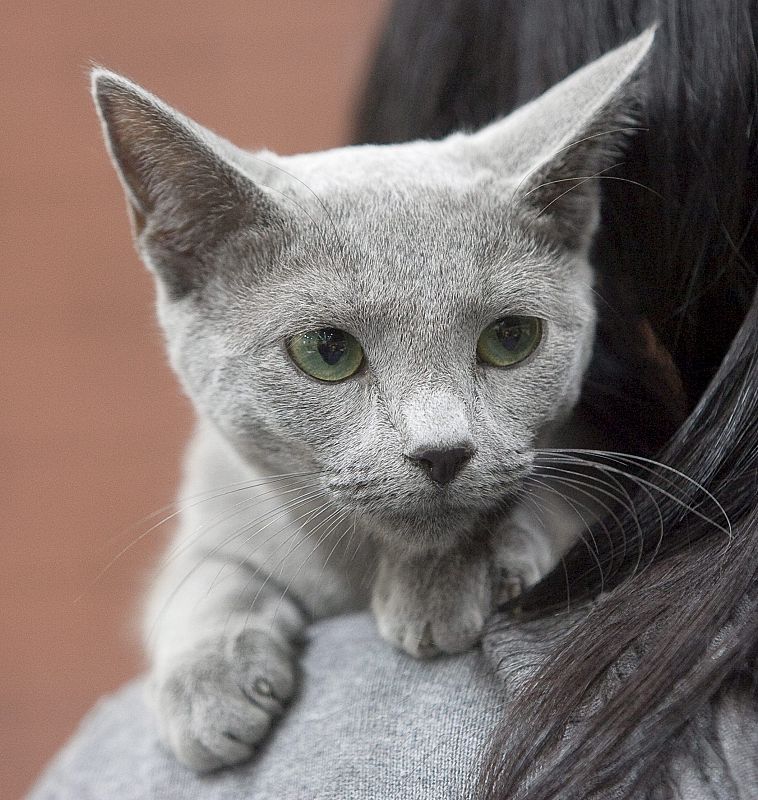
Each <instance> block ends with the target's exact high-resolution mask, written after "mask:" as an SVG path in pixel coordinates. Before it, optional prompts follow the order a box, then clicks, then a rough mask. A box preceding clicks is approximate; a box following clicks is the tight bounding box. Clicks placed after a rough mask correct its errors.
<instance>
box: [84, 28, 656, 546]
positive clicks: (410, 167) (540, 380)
mask: <svg viewBox="0 0 758 800" xmlns="http://www.w3.org/2000/svg"><path fill="white" fill-rule="evenodd" d="M651 40H652V33H650V32H647V33H645V34H643V35H642V36H640V37H638V38H637V39H635V40H633V41H632V42H630V43H628V44H627V45H625V46H623V47H621V48H619V49H617V50H615V51H613V52H611V53H609V54H608V55H606V56H605V57H603V58H602V59H600V60H598V61H596V62H594V63H592V64H591V65H589V66H588V67H585V68H584V69H582V70H580V71H579V72H577V73H575V74H574V75H573V76H571V77H570V78H568V79H567V80H565V81H564V82H562V83H561V84H559V85H558V86H557V87H555V88H553V89H552V90H551V91H549V92H547V93H546V94H545V95H543V96H542V97H541V98H539V99H538V100H536V101H534V102H532V103H530V104H528V105H526V106H524V107H522V108H521V109H519V110H518V111H516V112H515V113H514V114H512V115H511V116H509V117H508V118H506V119H503V120H500V121H498V122H495V123H493V124H492V125H489V126H488V127H486V128H484V129H482V130H481V131H479V132H477V133H474V134H455V135H453V136H450V137H449V138H447V139H444V140H442V141H436V142H426V141H422V142H412V143H409V144H400V145H385V146H376V147H374V146H362V147H348V148H343V149H337V150H332V151H328V152H323V153H314V154H307V155H300V156H294V157H280V156H277V155H274V154H272V153H268V152H263V153H247V152H245V151H242V150H240V149H238V148H236V147H234V146H233V145H231V144H230V143H228V142H227V141H225V140H223V139H221V138H220V137H218V136H216V135H215V134H213V133H211V132H210V131H208V130H206V129H204V128H201V127H200V126H199V125H197V124H196V123H194V122H192V121H191V120H189V119H187V118H185V117H183V116H182V115H180V114H179V113H177V112H176V111H174V110H172V109H171V108H169V107H168V106H166V105H165V104H163V103H162V102H161V101H159V100H157V99H156V98H155V97H153V96H152V95H150V94H148V93H146V92H145V91H143V90H142V89H140V88H139V87H137V86H135V85H134V84H132V83H130V82H129V81H127V80H126V79H124V78H121V77H119V76H117V75H114V74H112V73H109V72H104V71H100V70H97V71H95V73H94V75H93V87H94V95H95V99H96V103H97V106H98V109H99V111H100V114H101V117H102V121H103V124H104V128H105V136H106V141H107V143H108V146H109V148H110V152H111V155H112V156H113V160H114V162H115V165H116V168H117V170H118V172H119V175H120V177H121V179H122V182H123V184H124V188H125V190H126V195H127V199H128V204H129V209H130V213H131V217H132V221H133V228H134V233H135V237H136V241H137V246H138V249H139V252H140V254H141V256H142V258H143V260H144V261H145V263H146V264H147V266H148V267H149V268H150V269H151V270H152V271H153V272H154V274H155V276H156V278H157V286H158V297H159V301H158V313H159V317H160V320H161V322H162V324H163V327H164V329H165V332H166V337H167V342H168V349H169V353H170V357H171V362H172V364H173V366H174V368H175V369H176V371H177V373H178V374H179V376H180V378H181V380H182V382H183V384H184V386H185V388H186V390H187V392H188V393H189V395H190V396H191V398H192V400H193V401H194V404H195V406H196V408H197V410H198V413H199V414H200V415H201V416H202V417H204V418H206V419H208V420H210V421H211V422H212V423H213V424H215V425H216V426H217V428H218V429H219V430H220V431H222V433H223V434H224V436H225V437H226V438H227V439H228V441H229V442H231V443H232V445H233V446H234V447H235V448H236V449H237V451H238V452H239V453H240V454H241V455H242V456H243V457H244V458H246V459H250V460H252V461H255V462H256V463H259V464H260V463H263V464H264V465H265V467H266V468H267V469H269V470H270V471H272V472H277V471H282V472H291V471H296V470H304V471H307V470H316V471H318V473H319V474H320V476H321V481H322V484H323V486H324V487H325V489H326V491H327V492H328V493H329V495H330V496H331V497H332V499H334V500H335V502H337V503H338V504H339V505H340V506H342V507H343V508H344V509H356V510H357V512H358V516H359V517H363V518H366V519H370V520H371V521H372V522H373V527H374V528H375V529H378V530H383V531H385V532H386V535H387V536H388V537H397V539H398V540H403V541H408V542H414V543H422V544H424V545H425V546H428V545H430V544H431V543H432V542H437V541H443V540H446V539H448V538H449V537H450V536H453V535H456V534H461V532H463V531H467V530H469V529H470V528H471V526H472V524H474V522H475V521H476V520H477V519H478V518H479V517H481V515H483V514H487V513H489V512H490V511H492V510H493V509H495V508H497V507H500V506H501V504H502V503H503V501H504V499H506V498H508V497H511V496H512V495H513V493H514V492H515V491H516V490H517V488H518V486H519V484H520V481H521V480H522V479H523V476H524V475H525V473H526V472H527V471H528V470H529V468H530V464H531V462H532V459H533V448H534V447H535V442H536V441H537V439H538V437H539V436H540V434H541V433H542V432H543V431H544V430H545V429H546V427H547V426H549V425H550V424H551V423H553V422H554V421H556V420H559V419H561V418H562V417H565V416H566V414H567V413H568V412H569V411H570V410H571V408H572V407H573V405H574V404H575V403H576V400H577V397H578V395H579V391H580V386H581V382H582V377H583V373H584V370H585V368H586V366H587V363H588V361H589V359H590V355H591V350H592V342H593V333H594V322H595V309H594V302H593V289H592V281H593V277H592V271H591V269H590V266H589V264H588V259H587V254H588V248H589V244H590V241H591V238H592V235H593V232H594V230H595V228H596V225H597V221H598V216H599V208H598V206H599V194H598V187H597V183H598V182H597V180H595V179H594V178H595V176H599V175H602V174H604V173H605V172H606V171H608V170H609V169H611V168H612V167H613V166H614V164H616V163H617V161H618V160H619V157H620V152H621V148H620V145H622V144H623V141H624V138H625V136H626V135H627V131H628V129H629V128H630V127H631V126H634V124H635V121H634V119H635V118H634V113H635V109H636V106H637V97H636V94H637V84H638V81H637V80H636V76H637V75H638V74H639V67H640V64H641V62H642V61H643V60H644V58H645V55H646V53H647V51H648V49H649V47H650V43H651Z"/></svg>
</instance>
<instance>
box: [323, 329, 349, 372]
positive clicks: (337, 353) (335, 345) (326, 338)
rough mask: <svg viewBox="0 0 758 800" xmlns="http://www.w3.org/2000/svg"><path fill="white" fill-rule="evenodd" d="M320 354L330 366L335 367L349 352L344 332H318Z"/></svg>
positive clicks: (331, 330) (334, 330)
mask: <svg viewBox="0 0 758 800" xmlns="http://www.w3.org/2000/svg"><path fill="white" fill-rule="evenodd" d="M318 340H319V341H318V352H319V355H320V356H321V358H323V359H324V361H325V362H326V363H327V364H328V365H329V366H330V367H332V366H334V365H335V364H336V363H337V362H338V361H339V360H340V359H341V358H342V356H343V355H345V350H347V337H346V336H345V333H344V331H340V330H337V329H336V328H323V329H322V330H320V331H319V332H318Z"/></svg>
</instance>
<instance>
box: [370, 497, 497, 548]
mask: <svg viewBox="0 0 758 800" xmlns="http://www.w3.org/2000/svg"><path fill="white" fill-rule="evenodd" d="M504 513H505V512H503V510H502V508H499V509H498V510H497V511H494V510H492V509H481V508H478V509H473V508H470V509H469V508H460V507H458V508H450V509H439V508H438V509H436V510H434V511H425V512H422V513H407V514H402V513H395V514H387V513H384V514H382V515H381V516H378V515H374V514H367V515H365V516H364V520H363V522H364V526H365V527H366V528H367V529H368V531H369V533H370V535H371V536H372V538H374V539H375V540H376V541H377V543H379V544H380V545H382V546H384V547H387V548H389V549H390V550H394V551H399V552H406V553H425V552H435V551H443V550H448V549H450V548H452V547H456V546H457V545H459V544H461V543H463V542H467V543H476V542H479V541H481V542H484V541H487V540H489V535H488V532H489V531H491V530H492V529H493V528H494V527H495V524H496V522H495V521H496V520H497V519H500V518H502V516H503V515H504Z"/></svg>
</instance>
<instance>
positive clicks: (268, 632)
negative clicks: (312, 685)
mask: <svg viewBox="0 0 758 800" xmlns="http://www.w3.org/2000/svg"><path fill="white" fill-rule="evenodd" d="M303 624H304V615H303V614H302V613H301V611H300V610H299V608H298V607H297V605H296V604H295V603H294V602H292V600H291V599H290V598H288V597H287V596H285V595H283V593H282V588H281V587H280V586H279V585H278V584H274V583H272V582H271V579H270V578H269V576H267V575H266V573H265V572H263V571H262V570H257V568H256V567H255V565H254V564H252V563H250V562H247V561H242V562H241V563H240V562H239V561H238V562H236V563H235V562H233V561H231V560H223V559H214V558H212V557H211V558H208V557H207V554H205V553H200V552H190V553H188V554H186V555H184V556H183V557H181V558H179V559H177V560H175V561H173V562H171V563H169V564H168V565H167V566H166V567H165V568H164V570H163V573H162V574H161V576H160V578H159V580H158V582H157V584H156V587H155V589H154V591H153V596H152V602H151V610H150V613H149V614H148V622H147V623H146V632H145V633H146V638H147V643H148V647H149V649H150V651H151V655H152V662H153V663H152V672H151V680H150V691H151V695H152V701H153V704H154V707H155V712H156V716H157V720H158V727H159V732H160V734H161V736H162V738H163V740H164V742H165V743H166V744H167V745H168V746H169V747H170V748H171V749H172V750H173V752H174V753H175V754H176V756H177V757H178V758H179V760H180V761H182V762H183V763H184V764H186V765H187V766H189V767H191V768H193V769H196V770H199V771H206V770H210V769H214V768H217V767H220V766H224V765H230V764H235V763H239V762H241V761H244V760H246V759H247V758H249V757H250V755H251V753H252V748H253V746H254V745H255V744H256V743H257V742H259V741H260V740H261V739H262V738H263V737H264V736H265V735H266V734H267V732H268V730H269V728H270V726H271V723H272V721H273V720H274V719H275V718H276V717H277V716H278V715H279V714H281V713H282V711H283V708H284V705H285V703H286V702H287V701H288V700H289V699H290V697H291V696H292V693H293V691H294V688H295V679H296V661H295V658H296V653H295V648H294V646H293V645H294V642H295V641H296V639H297V637H298V635H299V633H300V631H301V630H302V627H303Z"/></svg>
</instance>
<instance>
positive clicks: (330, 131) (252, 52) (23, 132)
mask: <svg viewBox="0 0 758 800" xmlns="http://www.w3.org/2000/svg"><path fill="white" fill-rule="evenodd" d="M387 5H388V3H387V1H386V0H360V2H356V0H284V1H280V2H276V1H275V0H257V1H252V0H247V1H246V2H242V0H238V1H236V2H222V3H218V4H209V3H200V2H175V1H173V0H172V1H170V2H160V3H156V2H147V0H135V1H131V0H130V1H129V2H121V3H116V2H113V1H112V0H110V1H108V0H106V1H104V2H98V3H95V2H79V3H74V2H65V1H64V2H60V3H52V2H36V3H35V2H30V0H4V2H3V3H2V5H1V6H0V29H1V30H2V31H3V37H2V38H3V45H2V47H1V48H0V87H1V90H0V98H1V105H0V186H1V187H2V188H1V189H0V245H1V246H2V249H1V250H0V253H1V255H0V258H1V259H2V267H1V268H0V287H1V291H0V476H1V480H0V512H1V513H0V536H2V551H1V555H0V601H1V603H2V612H1V613H2V616H1V617H0V618H1V619H2V623H1V624H2V630H0V677H1V678H2V692H1V693H0V796H2V797H4V798H6V797H7V798H13V797H18V796H20V795H21V794H23V792H24V791H25V790H26V789H27V788H28V786H29V784H30V783H31V781H32V780H33V778H34V777H35V775H36V774H37V772H38V771H39V770H40V768H41V767H42V765H43V764H44V762H45V761H46V759H47V758H49V756H50V755H51V754H52V753H53V752H54V751H55V750H56V749H57V748H58V746H59V745H60V744H61V743H62V742H63V741H64V740H65V738H66V737H67V736H68V735H69V734H70V733H71V732H72V731H73V729H74V727H75V725H76V723H77V721H78V720H79V718H80V717H81V716H82V714H83V713H84V712H85V711H86V710H87V709H88V708H89V707H90V706H91V705H92V704H93V702H94V701H95V700H96V698H97V697H98V696H99V695H100V694H102V693H103V692H107V691H109V690H111V689H113V688H115V687H116V686H118V685H119V684H120V683H122V682H123V681H124V680H126V679H127V678H129V677H130V676H132V675H134V674H135V673H137V672H138V671H139V670H140V669H141V656H140V651H139V646H138V644H137V642H136V637H135V635H134V619H135V618H136V609H137V606H138V598H139V596H140V593H141V591H142V586H143V585H144V583H145V581H146V578H147V576H148V574H149V569H150V565H151V564H152V563H154V561H155V557H156V554H157V552H158V550H159V549H160V547H161V546H162V545H163V543H164V542H165V537H166V533H164V532H160V531H158V532H154V533H150V534H148V535H147V536H146V537H144V538H143V539H142V540H141V541H139V542H138V543H136V544H135V545H134V547H133V548H132V549H130V550H129V551H127V552H126V553H125V554H124V555H122V556H121V557H120V558H118V560H117V561H116V563H115V564H114V565H113V566H112V567H111V568H110V569H109V570H108V571H107V572H106V573H105V574H104V575H103V576H102V577H101V578H100V579H98V580H96V578H97V576H98V573H99V572H100V570H101V569H102V568H103V567H104V566H105V565H106V564H107V563H108V562H109V561H110V560H111V559H112V558H113V557H114V556H116V554H118V553H119V551H120V550H121V549H122V548H123V547H124V546H125V545H127V544H128V543H129V542H130V541H132V540H134V539H135V537H137V536H138V535H139V534H140V533H141V532H143V531H145V530H146V529H147V528H148V527H149V524H148V523H144V522H143V523H141V524H140V519H141V518H143V517H144V516H145V515H147V514H149V513H150V512H152V511H154V510H156V509H158V508H160V507H161V506H163V505H164V504H166V503H168V502H170V501H171V499H172V494H173V491H174V487H175V485H176V480H177V474H178V462H179V458H180V453H181V448H182V442H183V441H184V439H185V437H186V434H187V432H188V430H189V427H190V424H191V414H190V410H189V408H188V404H187V402H186V401H185V400H184V399H183V398H182V396H181V395H180V392H179V390H178V388H177V385H176V383H175V382H174V379H173V376H172V375H171V374H170V372H169V370H168V368H167V366H166V363H165V358H164V355H163V351H162V343H161V340H160V335H159V333H158V331H157V328H156V325H155V323H154V320H153V313H152V305H153V296H152V294H153V293H152V285H151V281H150V279H149V276H148V275H147V273H146V272H145V270H144V269H143V268H142V267H141V265H140V263H139V262H138V260H137V257H136V255H135V254H134V252H133V250H132V247H131V242H130V238H129V228H128V223H127V217H126V213H125V207H124V201H123V198H122V195H121V190H120V187H119V185H118V182H117V179H116V176H115V173H114V172H113V171H112V169H111V167H110V165H109V163H108V161H107V158H106V155H105V151H104V149H103V145H102V143H101V140H100V131H99V127H98V123H97V120H96V117H95V114H94V111H93V109H92V106H91V103H90V100H89V97H88V95H87V78H86V72H87V67H88V65H89V64H90V63H91V62H95V63H99V64H103V65H105V66H108V67H110V68H112V69H116V70H120V71H123V72H124V73H125V74H127V75H128V76H130V77H132V78H133V79H135V80H137V81H138V82H140V83H142V84H143V85H145V86H146V87H147V88H149V89H151V90H152V91H154V92H156V93H157V94H159V95H160V96H162V97H163V98H164V99H166V100H168V101H169V102H170V103H172V104H173V105H176V106H177V107H178V108H180V109H181V110H183V111H185V112H186V113H188V114H190V115H191V116H194V117H196V118H197V119H198V120H199V121H200V122H203V123H205V124H206V125H208V126H209V127H212V128H214V129H215V130H217V131H218V132H220V133H222V134H224V135H226V136H227V137H229V138H231V139H232V140H234V141H235V142H236V143H238V144H241V145H247V146H251V147H254V146H267V147H270V148H271V149H273V150H278V151H280V152H284V153H290V152H296V151H300V150H317V149H321V148H325V147H330V146H334V145H337V144H340V143H344V142H345V141H346V140H347V136H348V132H349V121H350V110H351V107H352V103H353V100H354V97H355V95H356V93H357V91H358V90H359V87H360V84H361V81H362V78H363V76H364V74H365V68H366V62H367V57H368V53H369V52H370V49H371V46H372V44H373V41H374V37H375V36H376V34H377V31H378V26H379V24H380V22H381V19H382V15H383V13H384V12H385V10H386V7H387ZM129 526H132V527H131V528H130V529H129V530H127V531H126V532H125V529H127V528H128V527H129ZM80 595H81V597H80V599H79V600H78V601H76V602H75V600H76V598H77V597H79V596H80Z"/></svg>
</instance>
